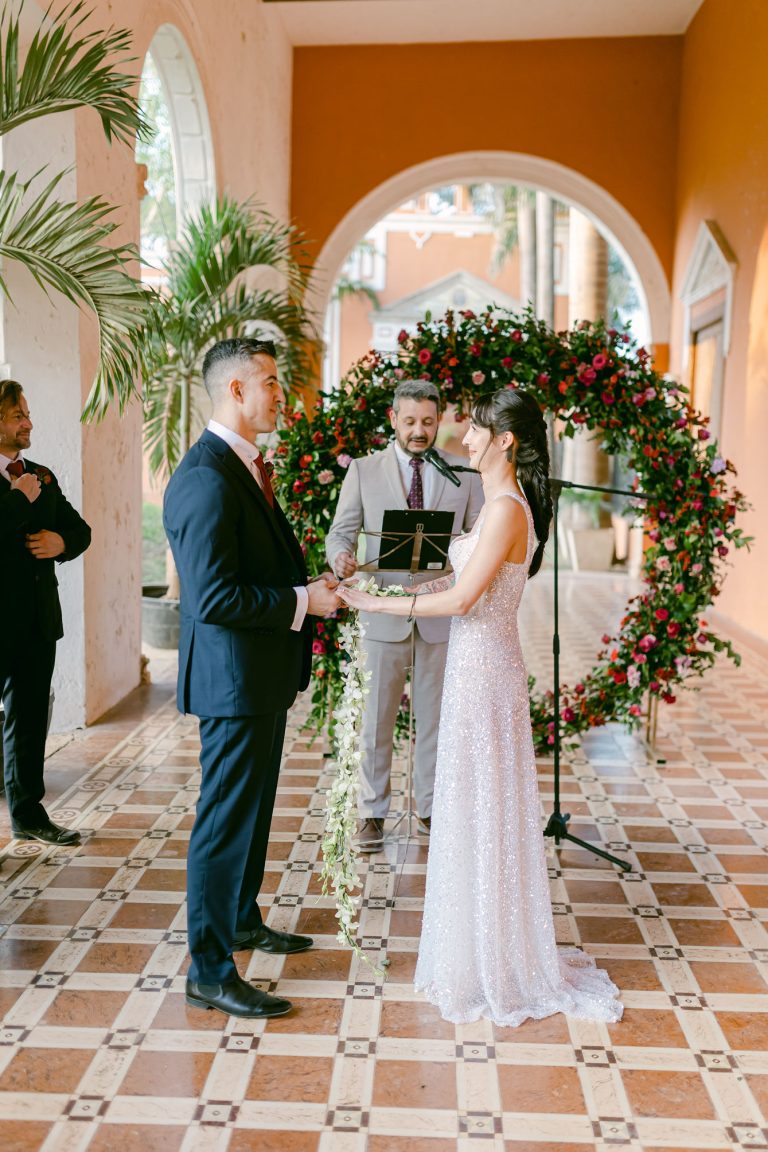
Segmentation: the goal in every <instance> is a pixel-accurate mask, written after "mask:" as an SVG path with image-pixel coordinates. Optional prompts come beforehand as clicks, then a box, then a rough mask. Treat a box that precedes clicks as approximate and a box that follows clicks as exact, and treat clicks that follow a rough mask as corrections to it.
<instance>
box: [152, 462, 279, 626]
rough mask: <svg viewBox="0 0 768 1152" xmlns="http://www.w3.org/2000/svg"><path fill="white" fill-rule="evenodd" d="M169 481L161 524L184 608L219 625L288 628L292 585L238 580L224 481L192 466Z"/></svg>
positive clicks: (231, 503) (232, 511) (232, 508)
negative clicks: (283, 586) (282, 586)
mask: <svg viewBox="0 0 768 1152" xmlns="http://www.w3.org/2000/svg"><path fill="white" fill-rule="evenodd" d="M174 480H175V483H174V481H173V480H172V482H171V484H170V485H169V487H168V490H167V492H166V500H165V508H164V511H163V523H164V525H165V531H166V535H167V536H168V542H169V544H170V546H171V551H172V552H173V558H174V561H175V563H176V568H177V569H178V572H179V578H180V581H181V595H182V602H183V607H184V611H185V612H187V613H189V615H191V616H192V617H193V618H194V619H195V620H199V621H201V622H202V623H204V624H216V625H218V626H219V627H223V628H237V629H247V628H265V627H266V628H275V629H280V628H281V629H284V630H285V631H289V630H290V627H291V624H292V623H293V619H294V616H295V615H296V593H295V592H294V590H293V588H292V587H291V588H269V587H263V586H261V585H258V584H251V583H246V582H244V581H243V579H242V575H241V563H240V549H239V543H238V520H239V505H238V502H237V500H236V499H235V497H234V496H233V495H232V491H231V488H230V486H229V484H228V483H227V481H226V479H225V478H224V477H223V476H221V475H220V474H219V473H217V472H215V471H213V469H209V468H205V469H198V468H191V469H189V470H188V471H187V472H186V473H185V474H184V475H183V476H177V477H175V478H174Z"/></svg>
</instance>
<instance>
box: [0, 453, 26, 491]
mask: <svg viewBox="0 0 768 1152" xmlns="http://www.w3.org/2000/svg"><path fill="white" fill-rule="evenodd" d="M23 459H24V457H23V456H22V454H21V452H19V453H18V454H17V455H16V456H14V457H13V459H11V457H10V456H4V455H3V453H2V452H0V476H2V477H3V479H4V480H7V481H8V483H9V484H10V483H11V482H12V481H13V479H14V477H13V476H11V475H9V473H8V465H9V464H13V461H14V460H23Z"/></svg>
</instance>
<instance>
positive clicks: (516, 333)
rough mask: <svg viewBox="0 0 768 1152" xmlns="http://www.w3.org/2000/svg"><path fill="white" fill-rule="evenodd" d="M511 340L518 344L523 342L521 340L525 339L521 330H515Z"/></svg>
mask: <svg viewBox="0 0 768 1152" xmlns="http://www.w3.org/2000/svg"><path fill="white" fill-rule="evenodd" d="M510 339H511V340H514V342H515V343H516V344H519V343H520V342H521V340H522V339H523V334H522V332H521V331H520V329H519V328H515V330H514V332H513V333H512V335H511V336H510Z"/></svg>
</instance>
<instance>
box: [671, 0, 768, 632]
mask: <svg viewBox="0 0 768 1152" xmlns="http://www.w3.org/2000/svg"><path fill="white" fill-rule="evenodd" d="M767 59H768V4H766V3H765V2H764V0H739V2H738V3H736V4H734V3H733V2H732V0H705V3H704V5H703V6H702V8H701V9H700V10H699V12H698V14H697V16H696V18H695V19H694V20H693V21H692V23H691V26H690V27H689V29H688V32H687V34H686V37H685V44H684V51H683V60H682V65H683V67H682V88H681V102H680V135H679V161H678V220H677V243H676V250H675V277H674V295H675V297H677V293H678V291H679V287H680V284H681V282H682V280H683V277H684V275H685V271H686V268H687V266H688V261H689V259H690V255H691V250H692V248H693V244H694V242H695V239H696V234H697V231H698V228H699V224H700V222H701V221H702V220H704V219H714V220H716V221H717V223H718V224H719V225H720V228H721V229H722V231H723V233H724V235H725V237H726V239H727V240H728V242H729V244H730V245H731V247H732V249H733V251H734V253H735V255H736V258H737V260H738V263H739V267H738V272H737V276H736V281H735V296H734V310H733V332H732V340H731V349H730V353H729V356H728V360H727V363H726V375H725V385H724V408H723V429H722V438H721V442H722V447H723V449H724V452H725V454H726V455H727V456H728V457H730V458H731V459H732V460H733V461H734V463H735V464H736V465H737V467H738V470H739V484H740V487H741V488H742V490H743V491H744V492H746V494H747V495H748V497H749V498H750V499H751V501H752V502H753V504H754V512H753V514H752V515H751V516H750V517H749V518H748V521H747V524H746V527H747V528H748V530H749V531H750V532H751V533H752V534H754V535H755V537H756V544H755V547H754V550H753V551H752V553H751V554H746V553H740V554H738V556H737V558H736V560H735V567H734V569H733V571H732V573H731V575H730V576H729V579H728V581H727V582H726V586H725V590H724V592H723V595H722V596H721V598H720V600H719V601H718V607H719V609H720V610H721V611H723V612H724V613H726V614H727V615H728V616H729V617H731V618H732V619H733V620H735V621H736V623H737V624H739V625H740V626H741V627H743V628H746V629H748V630H749V631H751V632H753V633H757V634H758V635H759V636H760V637H762V638H764V639H765V638H768V603H767V602H766V597H765V572H766V563H767V562H768V500H767V499H766V487H767V485H766V480H767V479H768V472H767V470H766V469H767V466H766V461H768V454H766V450H765V437H766V430H767V429H768V69H766V60H767ZM682 340H683V332H682V313H681V309H680V307H679V305H678V308H677V312H676V316H675V322H674V326H673V362H672V370H673V371H674V372H679V370H680V365H681V361H682Z"/></svg>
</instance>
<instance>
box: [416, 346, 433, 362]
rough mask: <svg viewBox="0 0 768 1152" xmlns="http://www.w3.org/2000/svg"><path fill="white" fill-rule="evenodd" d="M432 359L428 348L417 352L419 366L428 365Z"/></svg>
mask: <svg viewBox="0 0 768 1152" xmlns="http://www.w3.org/2000/svg"><path fill="white" fill-rule="evenodd" d="M431 359H432V353H431V352H430V350H429V348H422V349H421V351H420V352H419V364H429V362H430V360H431Z"/></svg>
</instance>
